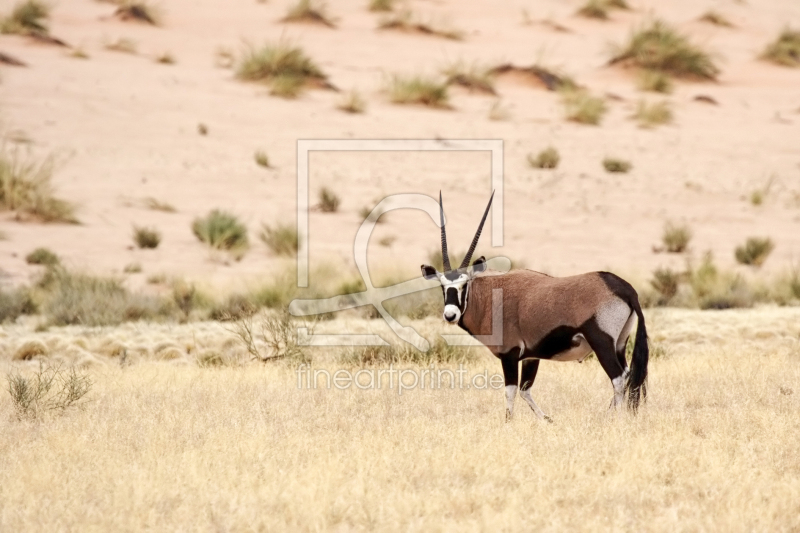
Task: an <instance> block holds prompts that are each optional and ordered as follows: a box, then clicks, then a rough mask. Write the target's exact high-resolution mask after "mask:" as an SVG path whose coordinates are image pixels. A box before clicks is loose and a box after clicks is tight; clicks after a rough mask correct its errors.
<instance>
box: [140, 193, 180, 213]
mask: <svg viewBox="0 0 800 533" xmlns="http://www.w3.org/2000/svg"><path fill="white" fill-rule="evenodd" d="M144 206H145V207H146V208H147V209H152V210H153V211H163V212H164V213H176V212H177V211H178V210H177V209H175V206H173V205H172V204H170V203H168V202H163V201H161V200H158V199H156V198H153V197H152V196H148V197H147V198H145V199H144Z"/></svg>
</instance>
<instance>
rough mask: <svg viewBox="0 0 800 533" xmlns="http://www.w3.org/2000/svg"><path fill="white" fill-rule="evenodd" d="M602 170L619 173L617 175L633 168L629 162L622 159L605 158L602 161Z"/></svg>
mask: <svg viewBox="0 0 800 533" xmlns="http://www.w3.org/2000/svg"><path fill="white" fill-rule="evenodd" d="M603 168H604V169H606V172H619V173H622V174H624V173H626V172H628V171H630V169H631V168H633V165H631V162H630V161H625V160H624V159H619V158H616V157H606V158H605V159H603Z"/></svg>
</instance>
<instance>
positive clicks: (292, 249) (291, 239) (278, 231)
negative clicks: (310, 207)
mask: <svg viewBox="0 0 800 533" xmlns="http://www.w3.org/2000/svg"><path fill="white" fill-rule="evenodd" d="M258 236H259V237H260V238H261V240H262V241H264V244H266V245H267V246H268V247H269V249H270V250H272V253H274V254H275V255H294V254H296V253H297V247H298V239H297V228H296V227H295V226H293V225H291V224H278V225H277V226H275V227H274V228H273V227H271V226H269V225H267V224H262V225H261V233H259V235H258Z"/></svg>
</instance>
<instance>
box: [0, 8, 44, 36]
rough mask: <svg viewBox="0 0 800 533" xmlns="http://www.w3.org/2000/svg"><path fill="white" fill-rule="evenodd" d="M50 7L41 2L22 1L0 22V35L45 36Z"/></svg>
mask: <svg viewBox="0 0 800 533" xmlns="http://www.w3.org/2000/svg"><path fill="white" fill-rule="evenodd" d="M49 17H50V6H49V4H47V3H46V2H43V1H41V0H24V1H22V2H19V3H18V4H16V5H15V6H14V9H13V10H12V11H11V13H10V14H8V15H7V16H5V17H4V18H3V19H2V21H0V33H6V34H8V33H12V34H20V35H47V33H48V28H47V19H48V18H49Z"/></svg>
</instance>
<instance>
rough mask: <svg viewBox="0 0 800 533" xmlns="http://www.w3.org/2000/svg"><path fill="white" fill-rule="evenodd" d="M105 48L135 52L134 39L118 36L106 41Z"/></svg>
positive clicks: (127, 52) (114, 50) (129, 52)
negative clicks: (111, 40)
mask: <svg viewBox="0 0 800 533" xmlns="http://www.w3.org/2000/svg"><path fill="white" fill-rule="evenodd" d="M105 48H106V50H110V51H112V52H122V53H123V54H136V41H134V40H133V39H129V38H127V37H120V38H119V39H117V40H116V41H114V42H111V43H106V45H105Z"/></svg>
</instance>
